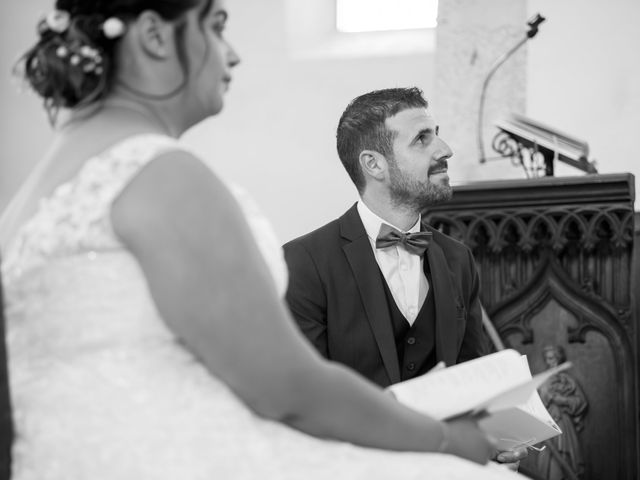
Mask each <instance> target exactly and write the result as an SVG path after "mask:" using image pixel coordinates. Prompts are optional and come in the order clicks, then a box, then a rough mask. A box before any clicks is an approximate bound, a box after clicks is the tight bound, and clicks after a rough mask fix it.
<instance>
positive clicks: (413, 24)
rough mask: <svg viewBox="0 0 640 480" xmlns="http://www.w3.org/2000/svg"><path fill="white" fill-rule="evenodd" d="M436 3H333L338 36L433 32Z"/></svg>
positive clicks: (377, 0)
mask: <svg viewBox="0 0 640 480" xmlns="http://www.w3.org/2000/svg"><path fill="white" fill-rule="evenodd" d="M437 17H438V0H336V28H337V30H338V31H339V32H345V33H356V32H375V31H384V30H413V29H421V28H435V27H436V25H437Z"/></svg>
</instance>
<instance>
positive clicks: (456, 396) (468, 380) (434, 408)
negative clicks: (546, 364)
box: [389, 350, 531, 419]
mask: <svg viewBox="0 0 640 480" xmlns="http://www.w3.org/2000/svg"><path fill="white" fill-rule="evenodd" d="M530 379H531V374H530V373H529V369H528V368H527V366H526V365H524V364H523V363H522V360H521V355H520V353H518V352H516V351H515V350H502V351H500V352H496V353H493V354H491V355H487V356H484V357H481V358H476V359H474V360H470V361H468V362H465V363H461V364H458V365H455V366H452V367H448V368H444V369H441V370H438V371H436V372H433V373H427V374H426V375H423V376H421V377H417V378H414V379H411V380H407V381H405V382H401V383H398V384H396V385H392V386H391V387H389V390H391V392H393V394H394V395H395V396H396V398H397V399H398V400H399V401H401V402H402V403H405V404H406V405H408V406H410V407H412V408H415V409H417V410H420V411H422V412H424V413H427V414H429V415H431V416H433V417H435V418H438V419H445V418H448V417H451V416H455V415H459V414H462V413H465V412H469V411H472V410H474V408H475V407H477V406H478V405H481V404H483V403H484V402H486V401H488V400H490V399H492V398H494V397H495V396H496V394H497V393H500V392H503V391H506V390H509V389H510V388H512V387H513V386H515V385H520V384H522V383H525V382H527V381H528V380H530ZM527 398H528V396H527Z"/></svg>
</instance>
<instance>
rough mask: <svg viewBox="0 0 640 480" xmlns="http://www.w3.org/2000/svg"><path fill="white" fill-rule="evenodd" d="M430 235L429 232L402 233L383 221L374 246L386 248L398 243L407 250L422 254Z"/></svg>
mask: <svg viewBox="0 0 640 480" xmlns="http://www.w3.org/2000/svg"><path fill="white" fill-rule="evenodd" d="M431 237H432V234H431V232H416V233H402V232H400V231H398V230H396V229H395V228H393V227H392V226H391V225H387V224H386V223H383V224H382V225H380V233H378V238H377V239H376V248H387V247H391V246H393V245H396V244H398V243H399V244H400V245H402V246H403V247H404V248H405V250H406V251H407V252H409V253H413V254H414V255H422V254H424V252H425V250H426V249H427V247H428V246H429V241H430V240H431Z"/></svg>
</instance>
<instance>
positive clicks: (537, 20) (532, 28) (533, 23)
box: [527, 13, 546, 38]
mask: <svg viewBox="0 0 640 480" xmlns="http://www.w3.org/2000/svg"><path fill="white" fill-rule="evenodd" d="M545 20H546V18H544V17H543V16H542V15H540V14H539V13H536V16H535V17H533V18H532V19H531V20H529V21H528V22H527V25H529V31H528V32H527V38H533V37H535V36H536V35H537V33H538V27H539V26H540V24H541V23H542V22H544V21H545Z"/></svg>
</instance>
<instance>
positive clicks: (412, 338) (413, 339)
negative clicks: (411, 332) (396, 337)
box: [407, 337, 416, 345]
mask: <svg viewBox="0 0 640 480" xmlns="http://www.w3.org/2000/svg"><path fill="white" fill-rule="evenodd" d="M407 343H408V344H409V345H413V344H415V343H416V339H415V337H409V338H407Z"/></svg>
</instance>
